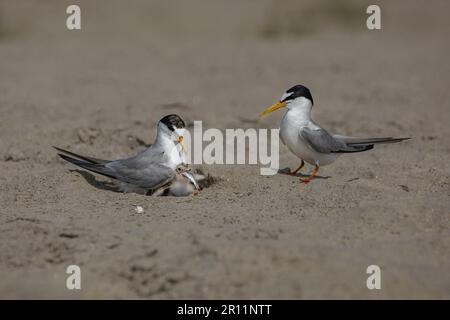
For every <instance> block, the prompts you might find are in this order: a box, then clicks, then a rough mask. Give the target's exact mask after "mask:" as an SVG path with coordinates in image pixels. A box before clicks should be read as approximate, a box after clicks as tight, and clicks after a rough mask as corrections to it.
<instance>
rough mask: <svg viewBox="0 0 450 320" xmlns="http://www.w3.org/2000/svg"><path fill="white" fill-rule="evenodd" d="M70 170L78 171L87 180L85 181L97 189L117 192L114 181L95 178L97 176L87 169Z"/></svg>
mask: <svg viewBox="0 0 450 320" xmlns="http://www.w3.org/2000/svg"><path fill="white" fill-rule="evenodd" d="M70 172H78V173H79V174H81V176H82V177H83V178H84V179H85V180H86V181H87V183H89V184H90V185H91V186H93V187H95V188H97V189H101V190H108V191H113V192H119V190H118V188H117V186H116V185H115V184H114V183H112V182H109V181H100V180H97V178H96V177H95V176H94V175H93V174H92V173H90V172H88V171H84V170H79V169H74V170H70Z"/></svg>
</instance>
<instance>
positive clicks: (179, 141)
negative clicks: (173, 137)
mask: <svg viewBox="0 0 450 320" xmlns="http://www.w3.org/2000/svg"><path fill="white" fill-rule="evenodd" d="M178 143H179V144H181V148H183V151H184V152H185V153H186V152H187V149H186V145H185V144H184V137H183V136H179V137H178Z"/></svg>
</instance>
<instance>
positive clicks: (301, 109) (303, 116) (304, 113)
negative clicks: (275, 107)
mask: <svg viewBox="0 0 450 320" xmlns="http://www.w3.org/2000/svg"><path fill="white" fill-rule="evenodd" d="M286 108H287V109H288V111H287V112H286V116H288V115H289V117H292V118H295V119H296V121H297V122H299V123H306V122H310V121H311V109H312V103H311V101H310V100H309V99H306V98H304V97H300V98H297V99H294V100H292V101H290V102H288V104H287V105H286Z"/></svg>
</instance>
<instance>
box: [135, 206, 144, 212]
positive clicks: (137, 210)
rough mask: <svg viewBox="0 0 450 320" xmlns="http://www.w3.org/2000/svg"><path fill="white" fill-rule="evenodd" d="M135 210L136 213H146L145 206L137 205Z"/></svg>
mask: <svg viewBox="0 0 450 320" xmlns="http://www.w3.org/2000/svg"><path fill="white" fill-rule="evenodd" d="M134 211H136V213H144V208H142V207H141V206H136V208H134Z"/></svg>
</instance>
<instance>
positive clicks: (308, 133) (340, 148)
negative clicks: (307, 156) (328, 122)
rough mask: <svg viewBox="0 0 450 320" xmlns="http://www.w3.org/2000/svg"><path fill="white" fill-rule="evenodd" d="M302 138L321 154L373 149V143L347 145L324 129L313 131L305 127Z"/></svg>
mask: <svg viewBox="0 0 450 320" xmlns="http://www.w3.org/2000/svg"><path fill="white" fill-rule="evenodd" d="M300 136H301V137H302V138H303V139H304V140H305V141H306V142H307V143H308V144H309V146H310V147H311V148H312V149H314V150H315V151H317V152H320V153H351V152H362V151H366V150H370V149H372V148H373V143H371V144H363V145H360V144H355V145H351V144H348V143H345V142H344V141H342V140H340V139H336V138H335V137H334V136H332V135H330V134H329V133H328V132H327V131H326V130H325V129H322V128H319V129H315V130H313V129H310V128H308V127H304V128H302V129H301V130H300Z"/></svg>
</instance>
